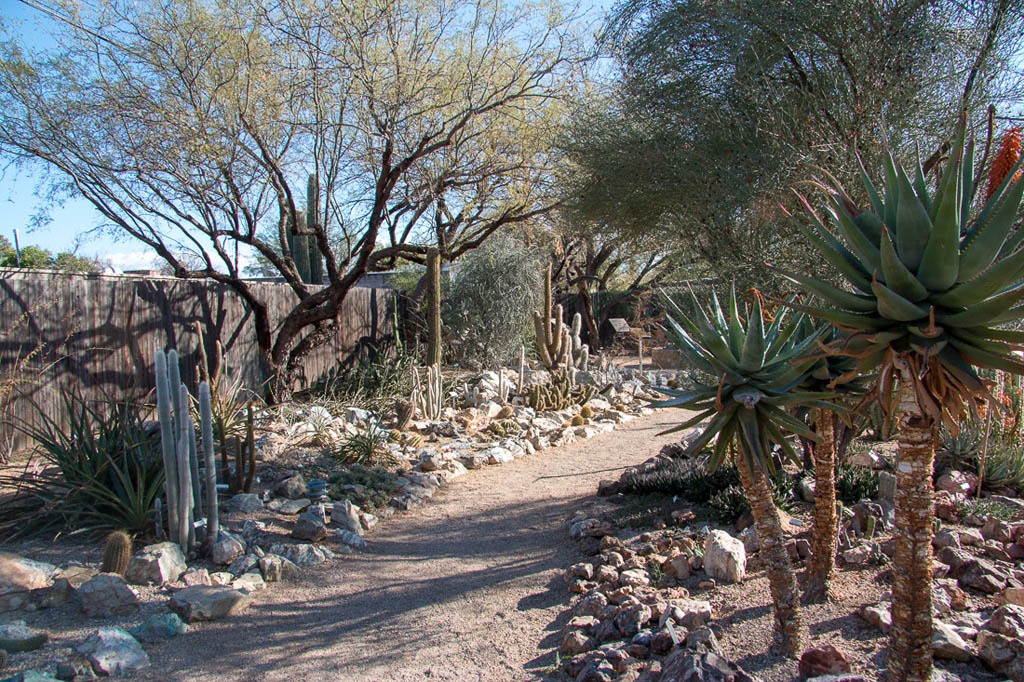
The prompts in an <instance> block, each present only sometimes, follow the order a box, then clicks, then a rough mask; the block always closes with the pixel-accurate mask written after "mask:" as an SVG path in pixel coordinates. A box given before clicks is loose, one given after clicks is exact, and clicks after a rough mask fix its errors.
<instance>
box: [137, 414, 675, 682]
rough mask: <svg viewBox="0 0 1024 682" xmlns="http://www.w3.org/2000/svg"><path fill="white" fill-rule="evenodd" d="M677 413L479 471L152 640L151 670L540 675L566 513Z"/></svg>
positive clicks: (570, 558)
mask: <svg viewBox="0 0 1024 682" xmlns="http://www.w3.org/2000/svg"><path fill="white" fill-rule="evenodd" d="M678 417H679V415H678V413H675V412H674V411H672V412H664V413H657V414H654V415H651V416H648V417H644V418H641V419H637V420H635V421H633V422H630V423H629V424H627V425H625V426H624V427H623V428H621V429H620V430H618V431H614V432H612V433H608V434H603V435H600V436H596V437H595V438H592V439H590V440H588V441H582V442H578V443H574V444H572V445H569V446H566V447H563V448H558V449H553V450H548V451H545V452H543V453H540V454H537V455H530V456H527V457H523V458H521V459H518V460H516V461H515V462H512V463H510V464H507V465H505V466H500V467H489V468H487V469H484V470H481V471H475V472H471V473H470V474H469V475H467V476H463V477H462V478H460V479H457V480H456V481H454V482H453V483H452V484H451V485H449V486H446V487H445V488H443V489H442V490H441V491H439V492H438V493H437V494H436V495H435V496H434V498H433V499H432V500H431V501H430V502H429V503H428V504H427V505H426V506H425V507H424V508H421V509H419V510H417V511H415V512H413V513H411V514H408V515H404V516H401V517H395V518H393V519H391V520H390V521H389V522H388V523H387V524H386V525H385V527H384V528H382V529H381V530H380V531H377V532H375V533H374V534H373V535H372V536H370V537H369V541H370V547H369V550H368V551H367V552H365V553H362V554H356V555H350V556H347V557H345V558H343V559H341V560H340V561H336V562H332V563H330V564H328V565H326V566H324V567H318V568H313V569H307V570H306V571H304V572H303V574H302V578H301V579H300V581H299V582H295V583H290V584H283V585H282V584H278V585H275V586H273V588H272V589H270V590H267V591H265V592H261V593H259V594H258V595H257V600H256V604H254V606H253V607H252V608H251V609H250V610H249V611H248V612H247V613H246V614H245V615H243V616H240V617H237V618H233V619H229V620H226V621H221V622H219V623H212V624H209V625H206V626H204V627H201V628H196V629H195V630H194V631H192V632H190V633H188V634H186V635H183V636H181V637H179V638H177V639H175V640H173V641H172V642H169V643H167V644H165V645H162V646H158V647H154V648H153V650H152V658H153V667H152V668H151V669H150V671H149V672H148V673H147V675H146V676H144V678H143V679H152V680H247V681H248V680H260V681H267V682H278V681H284V680H289V681H292V680H296V681H297V680H332V681H349V680H351V681H353V682H355V681H359V682H363V681H367V682H369V681H375V680H380V681H384V680H389V681H390V680H460V681H461V680H466V681H469V680H486V681H492V680H493V681H494V682H498V681H501V682H509V681H512V680H535V679H542V678H543V677H544V671H545V669H547V668H548V667H549V666H551V665H552V664H553V663H554V656H553V655H551V654H550V653H549V652H550V651H551V649H552V648H553V647H555V646H557V643H558V642H557V641H556V637H557V632H558V629H559V627H560V625H561V623H559V622H555V621H556V619H557V618H558V617H559V615H560V614H561V612H562V611H563V609H564V605H565V602H566V592H565V585H564V583H563V582H562V571H563V570H564V569H565V567H566V566H568V565H569V564H571V563H573V562H574V561H576V560H578V559H577V557H578V554H577V550H576V547H575V543H573V542H571V541H570V540H569V539H568V536H567V532H566V521H567V519H568V517H569V516H570V515H571V513H572V512H573V511H574V510H575V509H577V508H578V507H579V504H580V500H581V498H586V497H588V496H591V495H593V494H594V492H595V490H596V487H597V482H598V481H599V480H601V479H605V478H617V477H618V475H619V473H620V471H621V469H622V468H624V467H626V466H631V465H634V464H638V463H639V462H641V461H643V460H644V459H646V458H648V457H650V456H652V455H654V454H656V453H657V452H658V450H659V449H660V448H661V446H662V445H663V444H665V443H667V442H671V441H672V440H673V438H672V436H664V437H660V438H658V437H656V436H655V434H656V433H657V432H658V431H661V430H663V429H664V428H666V427H667V426H669V425H671V424H672V423H673V418H675V419H678ZM542 640H543V641H542Z"/></svg>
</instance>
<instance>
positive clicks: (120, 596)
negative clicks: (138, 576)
mask: <svg viewBox="0 0 1024 682" xmlns="http://www.w3.org/2000/svg"><path fill="white" fill-rule="evenodd" d="M78 603H79V604H80V605H81V606H82V611H84V612H85V614H86V615H87V616H92V617H94V618H110V617H111V616H123V615H126V614H129V613H134V612H135V611H138V610H139V595H138V593H137V592H136V591H135V590H133V589H132V588H131V587H129V586H128V583H126V582H125V581H124V578H122V577H121V576H119V575H118V574H116V573H100V574H99V575H97V576H95V577H94V578H90V579H89V580H87V581H85V582H84V583H82V586H81V587H79V588H78Z"/></svg>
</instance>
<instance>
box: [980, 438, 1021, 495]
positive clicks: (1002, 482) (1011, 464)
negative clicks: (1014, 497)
mask: <svg viewBox="0 0 1024 682" xmlns="http://www.w3.org/2000/svg"><path fill="white" fill-rule="evenodd" d="M979 458H980V453H979ZM975 471H977V465H976V466H975ZM981 485H982V487H983V488H984V489H987V490H999V489H1002V488H1016V489H1018V490H1024V444H1021V443H1009V444H1008V443H1003V442H1000V441H995V442H991V443H990V446H989V451H988V455H986V457H985V475H984V477H982V483H981Z"/></svg>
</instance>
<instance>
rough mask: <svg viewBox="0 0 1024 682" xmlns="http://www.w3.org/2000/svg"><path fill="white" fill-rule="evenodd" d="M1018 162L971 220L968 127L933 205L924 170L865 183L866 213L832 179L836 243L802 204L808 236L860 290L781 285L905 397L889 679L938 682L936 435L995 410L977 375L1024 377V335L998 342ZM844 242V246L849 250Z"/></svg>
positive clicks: (862, 365)
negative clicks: (934, 650)
mask: <svg viewBox="0 0 1024 682" xmlns="http://www.w3.org/2000/svg"><path fill="white" fill-rule="evenodd" d="M1020 166H1021V163H1020V161H1018V162H1017V163H1016V164H1015V165H1014V166H1013V168H1011V169H1010V171H1009V172H1008V173H1007V175H1006V178H1005V179H1004V180H1003V181H1002V182H1001V183H1000V184H999V186H998V189H997V190H996V191H995V192H993V193H992V195H991V196H990V197H989V198H988V199H987V200H986V201H985V202H984V204H983V205H981V206H980V207H979V208H978V209H977V210H976V211H972V204H973V197H974V195H975V189H976V188H975V185H974V177H975V174H974V146H973V143H970V144H968V145H967V147H966V150H965V145H964V133H963V126H962V127H961V132H960V134H959V136H958V140H957V143H956V144H955V146H954V151H953V153H952V155H951V157H950V160H949V162H948V164H947V166H946V170H945V172H944V173H943V175H942V179H941V181H940V182H939V184H938V187H937V188H936V189H935V191H934V192H932V191H930V189H929V187H928V183H927V182H926V180H925V175H924V172H923V171H922V169H921V165H920V162H918V164H917V167H916V168H915V170H914V173H913V176H911V174H909V173H908V172H907V171H906V170H904V169H903V168H902V167H901V166H899V165H898V164H897V163H896V162H895V160H894V159H893V157H892V155H891V154H889V155H887V158H886V160H885V168H884V175H885V180H884V185H883V186H882V188H881V190H880V189H879V188H878V187H876V186H875V184H874V183H872V181H871V180H870V179H869V178H868V175H867V173H866V171H864V169H863V166H862V167H861V179H862V182H863V184H864V190H865V192H866V196H867V197H868V199H869V201H870V205H869V207H867V208H862V207H861V206H858V205H857V203H856V202H854V200H853V199H852V198H850V196H849V195H848V194H847V193H846V192H845V191H844V190H843V188H842V187H841V186H840V185H839V183H838V182H836V181H835V180H834V179H830V180H829V182H828V183H818V184H819V186H821V187H822V188H824V189H825V190H826V194H827V197H828V208H827V210H828V213H829V215H830V218H831V224H832V225H833V226H834V228H835V230H836V233H837V234H833V232H832V231H831V230H829V229H828V228H826V226H825V224H824V223H823V221H822V220H821V219H820V218H819V217H818V215H817V214H816V213H815V212H814V210H813V209H812V208H811V206H810V204H809V203H808V202H807V201H806V199H803V197H801V199H803V201H804V204H805V205H806V207H807V209H808V210H809V214H810V217H811V225H810V226H802V225H801V226H800V227H801V230H802V231H803V232H804V234H805V235H806V237H807V239H808V241H810V242H811V243H812V244H813V245H814V246H815V248H816V249H817V250H818V252H819V253H820V254H821V256H822V257H823V258H825V259H826V260H827V261H828V262H830V263H831V264H832V265H834V266H835V268H836V269H837V270H838V271H839V273H840V274H841V275H842V277H843V278H844V279H845V281H846V283H847V284H848V287H849V288H848V289H840V288H837V287H834V286H832V285H830V284H827V283H825V282H822V281H819V280H817V279H813V278H811V277H808V276H805V275H803V274H798V273H783V274H786V275H787V276H788V277H790V279H792V280H793V281H795V282H797V283H798V284H800V285H802V286H803V287H804V288H805V289H807V290H808V291H810V292H811V293H813V294H816V295H817V296H819V297H820V298H821V299H822V300H823V302H824V303H825V304H826V306H822V307H814V306H805V305H800V304H793V306H794V307H796V308H798V309H800V310H804V311H806V312H808V313H810V314H812V315H815V316H817V317H820V318H822V319H825V320H829V321H831V322H833V323H834V324H836V325H837V326H838V327H840V328H841V329H843V330H846V331H848V332H849V336H848V337H846V339H844V340H843V342H842V343H841V344H837V345H836V346H835V352H837V353H844V354H847V355H850V356H852V357H855V358H856V359H857V363H856V367H855V368H854V370H852V372H853V373H856V372H865V371H869V370H877V383H876V386H875V389H874V390H875V391H876V392H877V395H878V397H879V398H880V400H881V404H882V406H883V407H886V406H888V405H892V404H893V403H892V394H893V391H894V390H895V391H897V398H898V403H897V408H896V410H897V412H898V414H899V418H900V422H899V423H900V436H899V438H900V443H899V454H898V466H897V495H896V500H895V507H896V526H897V533H896V553H895V556H894V562H895V565H896V570H894V571H893V576H894V579H893V601H892V603H893V609H892V621H893V627H892V631H891V642H890V651H889V672H888V679H890V680H893V681H894V682H905V681H907V680H929V679H930V678H931V668H932V656H931V637H932V623H931V608H930V604H931V539H932V506H931V494H932V468H933V460H934V454H935V437H934V433H935V431H936V428H937V426H938V425H939V424H940V423H941V424H945V425H946V426H947V428H949V430H950V431H951V432H952V433H956V432H957V421H958V420H959V419H961V418H962V417H963V416H964V414H965V412H967V411H968V410H969V409H971V408H973V407H974V406H975V405H976V403H977V401H978V400H981V399H983V398H985V397H990V396H989V393H988V389H987V387H986V384H985V382H984V381H983V380H982V379H981V377H980V376H979V375H978V373H977V371H976V368H978V367H988V368H993V369H1002V370H1005V371H1008V372H1012V373H1018V374H1020V373H1024V363H1022V362H1021V361H1020V360H1019V359H1017V358H1015V357H1014V356H1013V355H1012V354H1011V353H1012V351H1014V350H1016V349H1017V348H1019V346H1018V344H1021V343H1024V332H1018V331H1008V330H1005V329H1002V328H1000V325H1002V324H1003V323H1005V322H1008V321H1010V320H1016V319H1020V318H1021V316H1022V314H1024V306H1021V305H1018V304H1019V302H1020V301H1021V300H1022V299H1024V278H1022V267H1024V249H1022V248H1020V247H1021V244H1022V243H1024V230H1017V231H1014V230H1013V226H1014V222H1015V221H1016V219H1017V214H1018V209H1019V206H1020V202H1021V196H1022V194H1024V181H1022V180H1016V181H1014V180H1013V178H1014V174H1015V173H1016V171H1017V170H1019V168H1020ZM837 235H838V236H837Z"/></svg>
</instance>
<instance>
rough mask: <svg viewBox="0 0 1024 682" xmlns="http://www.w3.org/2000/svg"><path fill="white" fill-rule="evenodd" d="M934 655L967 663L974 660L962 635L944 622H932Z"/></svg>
mask: <svg viewBox="0 0 1024 682" xmlns="http://www.w3.org/2000/svg"><path fill="white" fill-rule="evenodd" d="M932 655H934V656H935V658H948V659H952V660H954V661H962V662H967V661H969V660H971V659H972V658H974V655H973V654H972V653H971V649H970V647H968V646H967V642H965V641H964V640H963V637H961V636H960V634H959V633H958V632H957V631H956V630H954V629H953V628H951V627H950V626H948V625H946V624H945V623H943V622H942V621H939V620H936V621H933V622H932Z"/></svg>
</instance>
